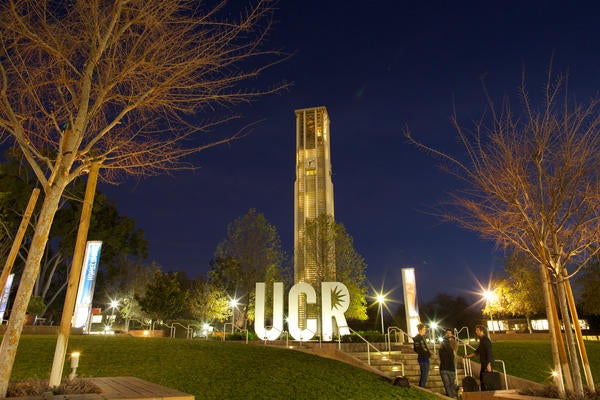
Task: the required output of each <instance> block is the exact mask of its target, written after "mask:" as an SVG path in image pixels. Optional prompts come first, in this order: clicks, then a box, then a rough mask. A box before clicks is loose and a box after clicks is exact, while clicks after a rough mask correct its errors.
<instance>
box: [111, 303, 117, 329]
mask: <svg viewBox="0 0 600 400" xmlns="http://www.w3.org/2000/svg"><path fill="white" fill-rule="evenodd" d="M109 307H110V308H112V311H111V312H110V326H111V327H112V326H113V324H114V323H115V308H117V307H119V300H111V301H110V306H109Z"/></svg>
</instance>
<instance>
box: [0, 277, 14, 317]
mask: <svg viewBox="0 0 600 400" xmlns="http://www.w3.org/2000/svg"><path fill="white" fill-rule="evenodd" d="M14 277H15V274H10V275H8V278H6V285H4V290H3V291H2V297H0V324H1V323H2V322H3V321H4V312H5V311H6V305H7V304H8V297H9V296H10V288H11V287H12V284H13V279H14Z"/></svg>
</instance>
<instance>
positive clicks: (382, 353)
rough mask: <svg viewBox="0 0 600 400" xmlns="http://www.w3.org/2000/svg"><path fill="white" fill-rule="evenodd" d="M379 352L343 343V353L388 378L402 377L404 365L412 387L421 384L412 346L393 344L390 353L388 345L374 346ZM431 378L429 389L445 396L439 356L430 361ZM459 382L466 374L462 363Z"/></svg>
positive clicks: (415, 354) (360, 344)
mask: <svg viewBox="0 0 600 400" xmlns="http://www.w3.org/2000/svg"><path fill="white" fill-rule="evenodd" d="M373 345H374V346H375V347H376V348H377V349H379V351H375V350H374V349H373V348H370V351H367V349H366V347H367V345H366V344H365V343H342V351H343V352H345V353H346V354H348V355H350V356H352V357H353V358H355V359H357V360H360V361H361V362H362V363H364V364H369V361H370V366H371V367H373V368H376V369H378V370H379V371H381V372H382V373H384V374H385V375H386V376H389V377H390V378H393V377H395V376H400V375H402V365H404V376H406V377H407V378H408V380H409V382H410V384H411V385H415V386H417V385H418V384H419V377H420V368H419V363H418V362H417V353H415V352H414V351H413V347H412V344H400V343H392V344H391V349H390V351H388V350H387V344H386V343H374V344H373ZM430 363H431V366H430V369H429V378H428V379H427V389H429V390H431V391H432V392H435V393H439V394H445V390H444V385H443V383H442V378H441V377H440V373H439V358H438V355H437V354H434V355H432V356H431V359H430ZM456 373H457V375H458V381H459V382H461V381H462V378H464V376H465V373H464V369H463V367H462V362H460V361H459V363H458V366H457V371H456Z"/></svg>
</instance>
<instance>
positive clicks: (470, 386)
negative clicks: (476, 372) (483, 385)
mask: <svg viewBox="0 0 600 400" xmlns="http://www.w3.org/2000/svg"><path fill="white" fill-rule="evenodd" d="M463 366H464V369H465V375H466V376H465V377H464V378H463V380H462V389H463V392H478V391H479V384H478V383H477V380H476V379H475V378H473V376H472V371H471V360H469V359H468V358H463Z"/></svg>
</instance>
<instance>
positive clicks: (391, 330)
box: [385, 326, 412, 354]
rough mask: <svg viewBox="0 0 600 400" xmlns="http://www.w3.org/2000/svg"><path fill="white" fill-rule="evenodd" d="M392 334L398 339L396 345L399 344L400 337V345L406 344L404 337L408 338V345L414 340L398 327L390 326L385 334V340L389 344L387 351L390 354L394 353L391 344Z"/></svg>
mask: <svg viewBox="0 0 600 400" xmlns="http://www.w3.org/2000/svg"><path fill="white" fill-rule="evenodd" d="M392 334H394V337H395V338H396V343H397V342H398V340H397V339H398V337H400V339H401V341H400V343H402V344H404V343H405V342H404V337H406V339H407V340H406V343H410V341H411V340H412V338H411V337H410V336H409V334H408V333H406V332H404V331H403V330H402V329H400V328H398V327H397V326H389V327H388V329H387V333H386V334H385V339H386V342H387V351H388V354H389V353H390V352H391V351H392V344H391V337H392Z"/></svg>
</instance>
